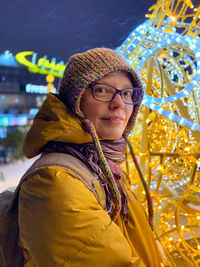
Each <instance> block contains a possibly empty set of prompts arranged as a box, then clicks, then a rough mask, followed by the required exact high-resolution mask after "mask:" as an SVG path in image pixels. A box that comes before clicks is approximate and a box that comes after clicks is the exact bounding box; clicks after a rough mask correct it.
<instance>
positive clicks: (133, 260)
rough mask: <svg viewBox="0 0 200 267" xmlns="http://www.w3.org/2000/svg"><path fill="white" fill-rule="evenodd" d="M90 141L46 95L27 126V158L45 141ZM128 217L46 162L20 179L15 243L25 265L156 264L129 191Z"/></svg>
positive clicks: (156, 256)
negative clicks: (108, 210)
mask: <svg viewBox="0 0 200 267" xmlns="http://www.w3.org/2000/svg"><path fill="white" fill-rule="evenodd" d="M49 140H56V141H62V142H69V143H86V142H91V141H92V140H91V137H90V135H89V134H87V133H86V132H84V130H83V129H82V126H81V123H80V121H79V120H78V119H77V118H75V117H74V116H72V115H71V114H69V112H66V107H65V105H64V104H63V103H61V101H59V99H57V98H56V97H55V96H54V95H51V94H50V95H48V97H47V99H46V101H45V103H44V104H43V106H42V108H41V110H40V111H39V113H38V114H37V116H36V118H35V120H34V123H33V126H32V128H31V130H30V131H29V133H28V135H27V138H26V142H25V146H24V151H25V154H26V156H27V157H33V156H35V155H37V154H38V153H40V151H41V149H42V147H43V146H44V145H45V144H46V143H47V142H48V141H49ZM128 205H129V221H128V224H125V223H124V221H123V219H122V218H121V217H118V219H117V220H116V221H115V222H113V221H111V219H110V217H109V215H108V214H107V213H106V211H104V210H103V208H102V207H101V206H100V204H99V203H98V202H97V200H96V198H95V197H94V195H93V193H92V192H91V191H90V190H89V189H87V187H86V186H85V185H84V183H83V182H81V181H80V180H79V179H77V177H76V174H75V173H73V172H72V171H70V170H66V169H64V168H62V167H59V166H50V167H45V168H43V169H41V170H39V171H38V172H37V173H36V174H35V175H34V176H32V177H30V178H29V179H28V180H27V181H25V182H24V183H23V184H22V186H21V190H20V195H19V228H20V236H19V242H20V245H21V246H22V247H23V251H24V256H25V264H24V266H26V267H33V266H39V267H50V266H52V267H53V266H63V267H64V266H73V267H78V266H87V267H89V266H95V267H98V266H102V267H111V266H113V267H117V266H121V267H125V266H148V267H151V266H152V267H157V266H161V259H160V255H159V252H158V249H157V246H156V243H155V241H154V238H153V234H152V231H151V228H150V226H149V223H148V221H147V218H146V215H145V213H144V211H143V209H142V207H141V205H140V203H139V202H138V201H137V200H136V198H135V197H134V196H133V195H132V194H130V199H129V203H128Z"/></svg>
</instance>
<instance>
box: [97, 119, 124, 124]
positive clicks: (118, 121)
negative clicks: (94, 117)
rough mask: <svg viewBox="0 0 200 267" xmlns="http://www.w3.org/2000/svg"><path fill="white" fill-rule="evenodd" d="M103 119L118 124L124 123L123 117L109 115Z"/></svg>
mask: <svg viewBox="0 0 200 267" xmlns="http://www.w3.org/2000/svg"><path fill="white" fill-rule="evenodd" d="M102 120H105V121H108V122H111V123H116V124H119V123H122V122H123V121H124V119H123V118H122V117H108V118H102Z"/></svg>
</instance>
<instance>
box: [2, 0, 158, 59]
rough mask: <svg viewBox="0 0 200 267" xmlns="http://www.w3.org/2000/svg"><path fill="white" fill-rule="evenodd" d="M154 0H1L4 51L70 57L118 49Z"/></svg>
mask: <svg viewBox="0 0 200 267" xmlns="http://www.w3.org/2000/svg"><path fill="white" fill-rule="evenodd" d="M155 2H156V0H137V1H136V0H57V1H53V0H49V1H47V0H44V1H42V0H41V1H40V0H35V1H33V0H14V1H9V0H1V8H0V53H3V52H4V51H5V50H9V51H11V52H12V53H13V54H16V53H18V52H20V51H34V52H37V53H38V56H39V57H42V56H44V55H47V56H48V58H49V59H51V58H52V57H56V58H57V60H64V61H65V62H66V61H67V59H68V57H69V56H70V55H72V54H74V53H77V52H80V51H84V50H86V49H90V48H94V47H109V48H116V47H118V46H120V45H121V44H122V42H123V41H124V40H125V39H126V37H127V36H128V35H129V34H130V33H131V32H132V30H133V29H134V28H135V27H137V26H138V25H139V24H141V23H142V22H143V21H144V20H145V14H146V13H148V8H149V7H150V6H151V5H152V4H154V3H155Z"/></svg>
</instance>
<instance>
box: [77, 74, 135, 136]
mask: <svg viewBox="0 0 200 267" xmlns="http://www.w3.org/2000/svg"><path fill="white" fill-rule="evenodd" d="M96 82H101V83H104V84H107V85H111V86H113V87H115V88H116V89H125V88H132V87H133V85H132V83H131V81H130V79H129V78H128V75H127V74H126V73H125V72H118V73H113V74H110V75H108V76H106V77H104V78H102V79H99V80H98V81H96ZM80 109H81V111H82V112H83V114H84V115H85V117H86V118H87V119H89V120H90V121H92V122H93V124H94V127H95V129H96V132H97V134H98V136H99V138H101V139H118V138H120V137H121V136H122V134H123V132H124V130H125V128H126V126H127V123H128V121H129V119H130V116H131V114H132V111H133V105H129V104H125V103H124V102H123V100H122V98H121V96H120V95H119V94H117V95H116V96H115V97H114V99H113V100H112V101H110V102H100V101H97V100H95V99H94V98H93V96H92V89H90V88H88V89H86V91H85V93H84V94H83V96H82V99H81V103H80Z"/></svg>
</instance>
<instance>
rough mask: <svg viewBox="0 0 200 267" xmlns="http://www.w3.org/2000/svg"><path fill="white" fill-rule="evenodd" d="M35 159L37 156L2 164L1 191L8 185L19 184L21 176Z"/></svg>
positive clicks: (0, 166) (0, 168)
mask: <svg viewBox="0 0 200 267" xmlns="http://www.w3.org/2000/svg"><path fill="white" fill-rule="evenodd" d="M35 160H36V157H35V158H33V159H24V160H18V161H15V162H13V163H9V164H1V165H0V192H2V191H3V190H5V189H6V188H8V187H12V186H17V184H18V182H19V180H20V178H21V177H22V176H23V174H24V173H25V171H26V170H27V169H28V168H29V167H30V166H31V164H32V163H33V162H34V161H35Z"/></svg>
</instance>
